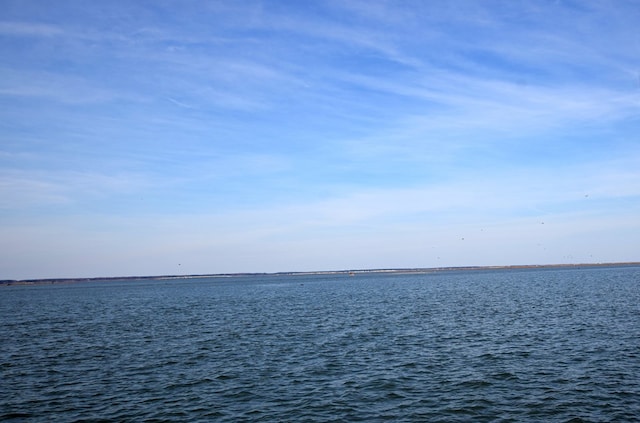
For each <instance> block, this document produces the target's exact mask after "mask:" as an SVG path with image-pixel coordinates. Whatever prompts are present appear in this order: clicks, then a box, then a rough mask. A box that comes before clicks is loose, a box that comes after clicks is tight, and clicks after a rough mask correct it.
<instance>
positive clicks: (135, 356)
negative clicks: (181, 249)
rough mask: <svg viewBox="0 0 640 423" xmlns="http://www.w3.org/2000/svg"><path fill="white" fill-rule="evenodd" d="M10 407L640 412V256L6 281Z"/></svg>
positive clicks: (344, 413)
mask: <svg viewBox="0 0 640 423" xmlns="http://www.w3.org/2000/svg"><path fill="white" fill-rule="evenodd" d="M0 318H1V319H2V326H1V329H0V420H3V421H28V422H49V421H65V422H73V421H76V422H80V421H118V422H127V421H129V422H140V421H156V422H160V421H190V422H191V421H202V422H209V421H215V422H242V421H246V422H254V421H255V422H259V421H263V422H283V421H292V422H294V421H295V422H356V421H366V422H378V421H398V422H422V421H427V422H439V421H441V422H455V421H478V422H482V421H492V422H494V421H498V422H508V421H513V422H516V421H517V422H521V421H535V422H568V421H571V422H604V421H617V422H632V421H640V268H639V267H611V268H578V269H543V270H496V271H493V270H491V271H490V270H484V271H455V272H448V273H433V274H419V275H416V274H412V275H400V274H394V275H381V274H357V275H356V276H354V277H348V276H346V275H334V276H329V275H322V276H317V275H316V276H252V277H233V278H208V279H206V278H203V279H191V280H171V281H166V280H165V281H151V280H140V281H104V282H89V283H74V284H54V285H41V286H8V287H0Z"/></svg>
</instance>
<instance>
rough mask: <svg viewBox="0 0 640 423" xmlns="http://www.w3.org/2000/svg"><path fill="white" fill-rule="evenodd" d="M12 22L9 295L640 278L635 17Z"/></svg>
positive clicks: (113, 16)
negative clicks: (325, 274) (436, 274)
mask: <svg viewBox="0 0 640 423" xmlns="http://www.w3.org/2000/svg"><path fill="white" fill-rule="evenodd" d="M0 10H2V12H1V13H0V56H1V57H2V60H1V61H0V251H1V253H0V279H34V278H65V277H100V276H130V275H180V274H210V273H233V272H280V271H314V270H345V269H379V268H415V267H441V266H475V265H512V264H557V263H599V262H621V261H639V260H640V31H639V30H638V28H640V4H639V3H638V2H637V1H635V0H634V1H631V0H629V1H627V0H611V1H606V0H602V1H600V0H585V1H582V0H581V1H577V0H576V1H569V0H556V1H544V0H531V1H527V0H515V1H510V0H509V1H507V0H504V1H497V0H483V1H480V0H476V1H466V0H460V1H455V2H451V1H444V0H442V1H440V0H434V1H428V2H426V1H421V0H397V1H395V0H394V1H385V0H379V1H365V0H362V1H361V0H335V1H334V0H310V1H295V0H289V1H287V0H264V1H259V0H243V1H229V0H226V1H189V0H188V1H157V0H149V1H145V0H136V1H131V0H126V1H125V0H123V1H117V0H114V1H108V2H106V1H105V2H87V1H80V0H77V1H74V0H69V1H63V2H51V1H47V0H41V1H34V0H16V1H13V0H0Z"/></svg>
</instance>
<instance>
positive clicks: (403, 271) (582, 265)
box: [0, 262, 640, 286]
mask: <svg viewBox="0 0 640 423" xmlns="http://www.w3.org/2000/svg"><path fill="white" fill-rule="evenodd" d="M622 266H640V262H619V263H578V264H576V263H571V264H521V265H510V266H451V267H417V268H400V269H350V270H318V271H308V272H275V273H267V272H265V273H260V272H256V273H212V274H194V275H156V276H110V277H91V278H51V279H24V280H14V279H5V280H0V286H9V285H38V284H53V283H73V282H92V281H95V282H99V281H115V280H167V279H198V278H232V277H242V276H304V275H348V276H355V275H359V274H372V273H396V274H413V273H436V272H452V271H470V270H478V271H482V270H509V269H511V270H513V269H561V268H573V269H575V268H590V267H622Z"/></svg>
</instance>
